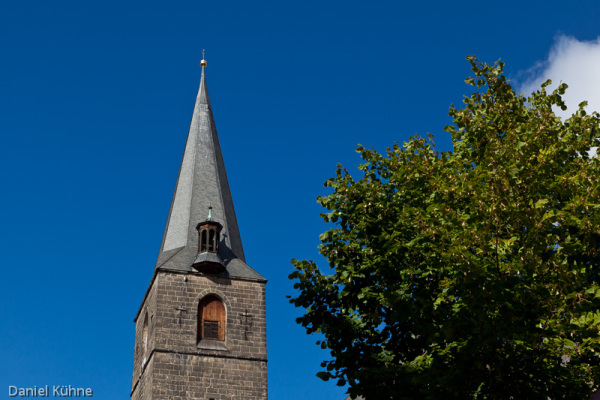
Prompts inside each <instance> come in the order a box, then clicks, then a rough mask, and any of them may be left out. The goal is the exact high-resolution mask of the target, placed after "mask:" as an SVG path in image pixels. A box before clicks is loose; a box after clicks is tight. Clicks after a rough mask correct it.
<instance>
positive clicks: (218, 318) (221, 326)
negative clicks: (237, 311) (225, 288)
mask: <svg viewBox="0 0 600 400" xmlns="http://www.w3.org/2000/svg"><path fill="white" fill-rule="evenodd" d="M225 317H226V315H225V305H224V304H223V302H222V301H221V299H219V298H218V297H217V296H215V295H208V296H206V297H204V298H203V299H202V300H200V302H199V303H198V341H201V340H219V341H224V340H225V328H226V322H225V321H226V318H225Z"/></svg>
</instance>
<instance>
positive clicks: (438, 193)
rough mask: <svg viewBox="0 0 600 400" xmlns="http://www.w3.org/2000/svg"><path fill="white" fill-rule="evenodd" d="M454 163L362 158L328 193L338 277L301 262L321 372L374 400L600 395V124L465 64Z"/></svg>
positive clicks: (308, 323) (425, 152)
mask: <svg viewBox="0 0 600 400" xmlns="http://www.w3.org/2000/svg"><path fill="white" fill-rule="evenodd" d="M468 60H469V61H470V63H471V67H472V71H473V73H474V76H473V77H470V78H467V79H466V80H465V82H466V83H467V84H469V85H471V86H473V87H474V93H473V94H472V95H471V96H469V97H465V99H464V107H463V108H462V109H457V108H454V107H451V108H450V112H449V114H450V116H451V117H452V119H453V125H451V126H447V127H446V128H445V131H446V132H449V133H450V134H451V135H452V142H453V151H448V152H442V153H438V152H436V151H435V150H434V144H433V141H432V136H431V135H430V136H429V137H428V138H423V137H419V136H416V137H413V138H411V139H410V140H409V141H408V142H407V143H404V145H403V146H402V147H401V146H398V145H394V146H393V147H392V148H391V149H388V150H387V153H386V154H385V155H382V154H379V153H377V152H376V151H374V150H372V149H367V148H365V147H362V146H361V147H359V148H358V150H357V152H358V153H360V155H361V157H362V158H363V160H364V163H363V164H362V165H361V166H360V167H359V170H360V171H361V177H360V180H354V179H353V177H352V176H351V175H350V174H349V173H348V171H347V170H346V169H344V168H342V167H341V166H340V165H338V169H337V172H336V175H335V177H334V178H331V179H329V180H328V181H327V182H326V183H325V186H328V187H330V188H332V190H333V193H332V194H330V195H329V196H327V197H319V198H318V202H319V203H320V204H321V205H322V206H323V207H325V208H326V209H327V210H328V211H327V212H326V213H323V214H322V215H321V216H322V217H323V219H324V220H325V221H326V222H330V223H332V225H333V226H332V228H331V229H330V230H328V231H327V232H325V233H323V234H322V235H321V236H320V239H321V241H322V244H321V246H320V253H321V254H322V255H323V256H325V257H326V259H327V260H328V262H329V266H330V267H331V268H333V269H334V270H333V273H324V272H322V271H321V270H319V268H318V267H317V265H316V264H315V263H314V262H312V261H298V260H293V261H292V262H293V264H294V266H295V271H294V272H293V273H292V274H291V275H290V279H293V280H294V281H295V284H294V287H295V288H296V289H299V291H298V293H297V294H296V297H294V298H292V299H291V300H290V302H291V303H293V304H294V305H296V306H297V307H303V308H304V309H305V314H304V315H303V316H301V317H299V318H298V319H297V321H298V323H300V324H301V325H302V326H304V327H305V328H306V330H307V332H308V333H313V332H318V333H320V334H322V335H323V337H324V339H323V340H322V341H319V342H317V344H320V345H321V347H322V348H324V349H329V351H330V353H331V358H330V359H329V360H327V361H324V362H323V363H322V364H321V366H322V367H323V368H324V370H323V371H322V372H320V373H318V376H319V377H320V378H322V379H324V380H329V379H334V380H337V383H338V384H339V385H346V384H348V385H349V393H350V394H351V395H353V396H356V395H362V396H363V397H365V398H366V399H367V400H370V399H378V400H381V399H460V400H464V399H509V398H515V399H543V400H546V399H548V398H550V399H559V398H560V399H562V398H565V399H578V400H580V399H585V398H589V396H590V394H591V393H592V392H593V391H594V390H597V389H598V387H599V385H600V333H599V330H600V309H599V306H600V287H599V285H598V283H599V282H598V272H599V270H600V190H599V182H600V179H599V178H600V169H599V167H600V163H599V160H598V158H597V157H590V156H589V154H588V151H589V150H590V148H591V147H593V146H597V143H598V139H599V137H600V135H599V134H598V127H599V124H600V115H599V114H598V113H592V114H587V113H586V111H585V110H584V107H585V105H586V103H585V102H584V103H582V104H580V106H579V109H578V110H577V111H576V112H575V113H574V114H573V115H572V116H571V117H570V118H569V119H566V120H564V121H563V120H561V119H560V118H559V117H558V116H557V115H556V114H555V112H554V109H555V108H556V107H560V108H562V109H563V110H564V109H566V106H565V104H564V102H563V100H562V95H563V94H564V92H565V90H566V88H567V85H565V84H561V85H560V86H559V87H558V88H557V89H556V90H554V91H552V92H548V91H547V90H546V88H547V87H548V85H549V84H550V81H548V82H546V83H544V84H543V85H542V87H541V89H540V90H539V91H537V92H535V93H533V94H532V95H531V96H530V97H527V98H526V97H524V96H523V95H518V94H517V93H516V92H515V91H514V90H513V88H512V87H511V86H510V84H509V83H508V80H507V79H506V77H505V76H504V75H503V63H496V64H494V65H493V66H490V65H487V64H484V63H481V62H479V61H478V60H477V59H476V58H474V57H468Z"/></svg>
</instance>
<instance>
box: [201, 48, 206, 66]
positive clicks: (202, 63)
mask: <svg viewBox="0 0 600 400" xmlns="http://www.w3.org/2000/svg"><path fill="white" fill-rule="evenodd" d="M200 66H201V67H202V68H204V67H206V60H205V59H204V49H202V61H200Z"/></svg>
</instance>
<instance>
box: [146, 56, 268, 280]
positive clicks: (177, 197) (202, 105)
mask: <svg viewBox="0 0 600 400" xmlns="http://www.w3.org/2000/svg"><path fill="white" fill-rule="evenodd" d="M200 65H201V66H202V75H201V78H200V88H199V90H198V96H197V97H196V104H195V106H194V113H193V115H192V122H191V124H190V130H189V133H188V138H187V142H186V145H185V150H184V154H183V159H182V161H181V168H180V170H179V177H178V179H177V185H176V187H175V194H174V195H173V201H172V203H171V210H170V212H169V218H168V220H167V226H166V228H165V233H164V236H163V240H162V245H161V248H160V253H159V255H158V260H157V263H156V268H160V269H175V270H185V271H193V268H192V265H193V264H194V261H195V260H196V257H197V255H198V253H199V249H198V230H197V229H196V226H197V225H198V224H199V223H200V222H202V221H205V220H206V210H207V209H209V207H212V219H213V220H214V221H217V222H219V223H220V224H221V225H222V226H223V228H222V231H221V235H220V243H219V247H218V249H219V253H218V255H219V257H220V258H221V259H222V260H223V263H224V265H225V268H226V271H224V272H223V273H224V274H228V275H232V276H241V277H247V278H255V279H264V278H262V276H260V275H259V274H258V273H256V272H255V271H254V270H252V269H251V268H250V267H248V266H247V265H246V263H245V257H244V249H243V247H242V240H241V237H240V232H239V229H238V224H237V218H236V216H235V210H234V208H233V200H232V198H231V192H230V190H229V183H228V181H227V173H226V172H225V164H224V162H223V156H222V154H221V146H220V145H219V138H218V136H217V129H216V127H215V121H214V118H213V114H212V109H211V105H210V100H209V98H208V91H207V89H206V78H205V72H204V69H205V67H206V61H205V60H204V57H203V59H202V62H201V64H200Z"/></svg>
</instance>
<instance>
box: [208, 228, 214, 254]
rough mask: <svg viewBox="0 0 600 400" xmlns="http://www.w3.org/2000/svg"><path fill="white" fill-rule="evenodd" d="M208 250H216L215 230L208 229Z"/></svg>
mask: <svg viewBox="0 0 600 400" xmlns="http://www.w3.org/2000/svg"><path fill="white" fill-rule="evenodd" d="M208 233H209V234H208V251H215V230H214V229H211V230H209V231H208Z"/></svg>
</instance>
